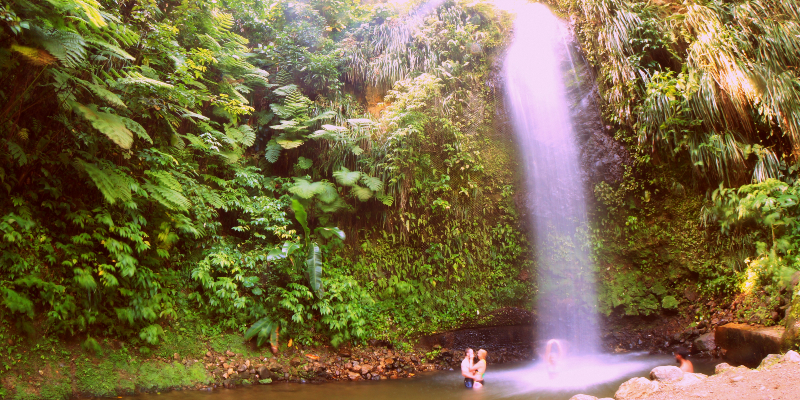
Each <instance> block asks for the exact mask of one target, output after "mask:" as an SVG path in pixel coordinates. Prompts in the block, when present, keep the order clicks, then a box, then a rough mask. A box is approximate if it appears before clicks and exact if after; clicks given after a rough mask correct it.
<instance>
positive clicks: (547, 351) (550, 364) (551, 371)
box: [544, 339, 564, 379]
mask: <svg viewBox="0 0 800 400" xmlns="http://www.w3.org/2000/svg"><path fill="white" fill-rule="evenodd" d="M554 345H555V346H556V348H557V349H558V355H556V353H555V352H554V351H553V346H554ZM562 358H564V348H563V347H561V342H560V341H558V340H556V339H550V340H548V341H547V346H546V347H545V348H544V361H545V363H547V374H548V375H550V379H553V378H555V377H556V375H558V360H560V359H562Z"/></svg>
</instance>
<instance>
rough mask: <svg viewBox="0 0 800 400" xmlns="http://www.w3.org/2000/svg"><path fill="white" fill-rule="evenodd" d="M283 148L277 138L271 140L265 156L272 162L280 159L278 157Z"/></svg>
mask: <svg viewBox="0 0 800 400" xmlns="http://www.w3.org/2000/svg"><path fill="white" fill-rule="evenodd" d="M281 149H283V147H281V145H280V144H278V142H277V141H276V140H275V139H272V140H270V141H269V143H267V147H266V150H265V151H264V158H266V159H267V161H269V162H271V163H274V162H275V161H278V158H279V157H280V155H281Z"/></svg>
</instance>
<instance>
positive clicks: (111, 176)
mask: <svg viewBox="0 0 800 400" xmlns="http://www.w3.org/2000/svg"><path fill="white" fill-rule="evenodd" d="M76 164H77V165H78V166H79V167H80V168H81V169H83V170H84V171H85V172H86V174H87V175H89V178H91V179H92V181H93V182H94V184H95V186H97V189H99V190H100V193H102V194H103V197H105V199H106V201H108V202H109V204H114V203H116V201H117V200H122V201H123V202H126V201H130V200H131V189H130V186H129V185H128V182H127V181H126V180H125V178H123V177H122V176H120V175H119V174H117V173H116V172H114V171H113V170H111V169H100V168H98V167H97V166H96V165H95V164H90V163H87V162H86V161H83V160H77V161H76Z"/></svg>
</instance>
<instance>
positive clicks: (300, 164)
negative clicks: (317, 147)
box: [297, 157, 313, 169]
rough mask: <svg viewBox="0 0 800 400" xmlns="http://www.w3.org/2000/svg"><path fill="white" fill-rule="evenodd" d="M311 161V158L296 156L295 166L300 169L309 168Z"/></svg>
mask: <svg viewBox="0 0 800 400" xmlns="http://www.w3.org/2000/svg"><path fill="white" fill-rule="evenodd" d="M312 164H313V163H312V162H311V160H309V159H308V158H305V157H298V158H297V168H300V169H309V168H311V165H312Z"/></svg>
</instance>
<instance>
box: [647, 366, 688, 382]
mask: <svg viewBox="0 0 800 400" xmlns="http://www.w3.org/2000/svg"><path fill="white" fill-rule="evenodd" d="M681 378H683V371H681V369H680V368H678V367H676V366H674V365H662V366H660V367H655V368H653V370H652V371H650V379H652V380H654V381H658V382H672V381H678V380H680V379H681Z"/></svg>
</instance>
